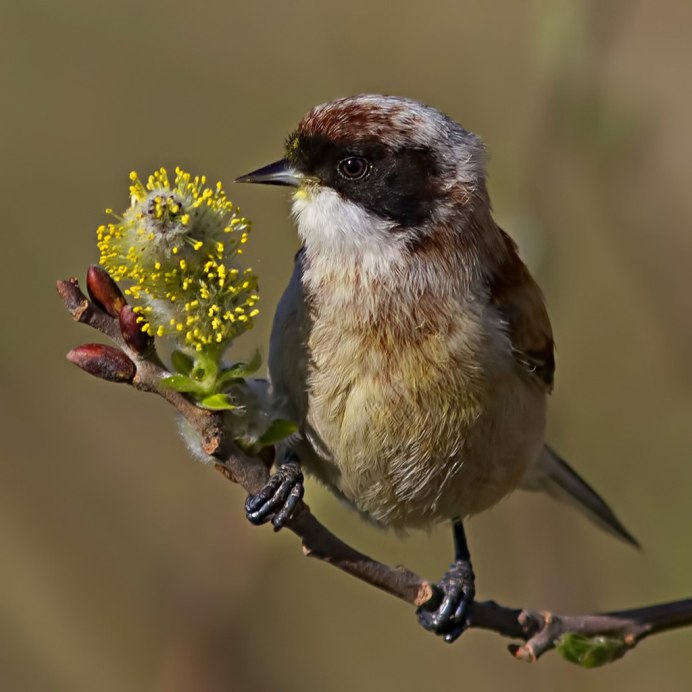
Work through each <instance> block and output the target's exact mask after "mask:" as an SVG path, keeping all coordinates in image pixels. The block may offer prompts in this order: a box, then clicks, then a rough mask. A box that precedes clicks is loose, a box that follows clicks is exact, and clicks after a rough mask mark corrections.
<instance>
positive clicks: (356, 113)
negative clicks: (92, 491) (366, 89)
mask: <svg viewBox="0 0 692 692" xmlns="http://www.w3.org/2000/svg"><path fill="white" fill-rule="evenodd" d="M484 168H485V149H484V146H483V143H482V141H481V139H480V138H479V137H477V136H476V135H474V134H472V133H471V132H468V131H466V130H465V129H464V128H462V127H461V126H460V125H458V124H457V123H455V122H454V121H453V120H451V119H450V118H448V117H447V116H445V115H444V114H442V113H440V112H439V111H437V110H435V109H434V108H431V107H429V106H426V105H423V104H422V103H419V102H418V101H414V100H411V99H405V98H399V97H394V96H380V95H369V94H366V95H359V96H353V97H349V98H343V99H338V100H336V101H332V102H330V103H326V104H323V105H320V106H317V107H315V108H313V109H312V110H311V111H310V112H309V113H308V114H307V115H306V116H305V118H303V120H302V121H301V123H300V124H299V125H298V128H297V129H296V130H295V132H293V133H292V134H291V135H289V137H288V138H287V140H286V150H285V156H284V158H283V159H281V160H280V161H277V162H276V163H273V164H270V165H269V166H265V167H264V168H261V169H259V170H257V171H254V172H253V173H249V174H248V175H245V176H242V177H241V178H238V182H250V183H268V184H275V185H289V186H292V187H295V188H296V190H295V193H294V196H293V211H294V214H295V216H296V218H297V221H298V230H299V233H300V235H301V238H302V240H303V242H304V243H305V245H306V247H307V248H308V251H310V250H312V251H314V252H322V251H327V252H329V253H330V254H332V256H334V255H335V254H337V253H338V254H340V255H341V256H353V255H361V256H362V255H363V254H368V253H375V254H379V255H381V256H383V257H385V256H387V255H391V253H392V252H400V251H401V250H402V248H404V247H407V246H410V245H411V244H412V243H417V242H425V239H426V238H429V237H431V236H434V234H435V230H436V228H438V227H439V226H441V225H444V226H446V227H449V226H450V225H452V226H455V227H457V228H458V230H459V231H462V227H463V220H464V218H466V217H467V215H468V213H469V207H470V206H473V204H475V203H477V201H478V193H479V192H480V193H481V199H483V200H484V199H485V182H484V177H485V171H484Z"/></svg>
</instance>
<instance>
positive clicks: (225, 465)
mask: <svg viewBox="0 0 692 692" xmlns="http://www.w3.org/2000/svg"><path fill="white" fill-rule="evenodd" d="M57 288H58V293H59V294H60V296H61V298H62V300H63V302H64V304H65V307H66V308H67V309H68V311H69V312H70V313H71V314H72V316H73V317H74V319H75V320H77V321H78V322H82V323H83V324H86V325H87V326H89V327H92V328H93V329H96V330H97V331H99V332H101V333H102V334H105V335H106V336H108V337H109V338H110V339H111V340H112V341H113V342H114V343H115V344H116V346H117V347H118V348H120V349H121V350H122V351H123V352H124V353H125V354H127V356H128V357H129V358H130V359H131V360H132V362H133V363H134V364H135V366H136V374H135V376H134V379H133V380H132V386H133V387H135V388H136V389H139V390H141V391H146V392H152V393H155V394H158V395H159V396H161V397H163V398H164V399H165V400H166V401H168V402H169V403H170V404H171V405H172V406H173V407H175V408H176V409H177V411H178V412H179V413H180V414H181V415H182V416H183V417H184V418H185V419H186V420H187V421H188V422H189V423H190V424H191V425H192V426H193V427H194V428H195V430H197V431H198V433H199V435H200V437H201V439H202V449H203V450H204V452H205V453H207V454H209V455H211V456H213V457H214V459H215V460H216V468H217V469H218V470H219V471H220V472H221V473H222V474H223V475H224V476H225V477H226V478H228V479H229V480H231V481H233V482H234V483H238V484H239V485H241V486H242V487H243V488H244V489H245V490H246V491H247V492H248V493H249V494H255V493H257V492H258V491H259V490H260V489H261V488H262V487H263V486H264V485H265V483H266V482H267V480H268V479H269V470H268V467H267V463H266V462H265V461H264V460H262V459H260V458H257V457H250V456H248V455H247V454H245V452H243V451H242V450H241V449H240V448H239V447H238V445H237V444H236V443H235V442H234V441H233V440H232V439H229V438H228V435H227V434H225V432H224V427H223V424H222V422H223V418H222V416H221V414H219V413H216V412H213V411H208V410H206V409H202V408H200V407H198V406H195V405H194V404H193V403H192V402H190V401H189V399H187V398H186V397H185V396H184V395H182V394H180V393H179V392H176V391H174V390H172V389H169V388H166V387H164V386H162V385H161V379H162V377H165V376H166V375H168V374H169V373H168V371H167V370H166V369H165V367H164V366H163V364H162V363H161V361H160V359H159V358H158V356H157V354H156V352H155V350H154V349H151V350H150V351H149V352H147V353H146V354H144V355H143V354H140V353H137V352H135V351H133V350H132V349H130V348H129V347H128V345H127V344H126V343H125V340H124V339H123V336H122V334H121V332H120V327H119V324H118V320H117V319H115V318H113V317H111V316H110V315H108V314H106V313H105V312H103V311H102V310H100V309H99V308H98V307H97V306H96V305H94V304H93V303H92V302H91V301H90V300H89V299H88V298H87V297H86V296H85V295H84V294H83V293H82V291H81V289H80V288H79V284H78V282H77V280H76V279H74V278H73V279H70V280H68V281H59V282H58V284H57ZM288 528H289V529H290V530H291V531H292V532H293V533H295V534H296V535H297V536H299V537H300V538H301V540H302V543H303V552H304V554H305V555H307V556H309V557H314V558H317V559H319V560H322V561H324V562H328V563H329V564H331V565H334V566H335V567H337V568H339V569H340V570H342V571H344V572H347V573H348V574H351V575H352V576H354V577H356V578H358V579H360V580H361V581H364V582H366V583H368V584H370V585H372V586H375V587H377V588H379V589H381V590H383V591H386V592H387V593H389V594H391V595H392V596H396V597H397V598H399V599H401V600H402V601H405V602H406V603H409V604H411V605H413V606H416V607H418V606H423V607H425V608H430V609H434V608H435V607H437V605H438V604H439V603H440V600H441V597H442V596H441V593H440V591H439V590H438V589H437V588H436V587H435V586H434V585H433V584H431V583H430V582H428V581H426V580H424V579H421V578H420V577H419V576H418V575H417V574H415V573H413V572H411V571H410V570H408V569H406V568H404V567H390V566H389V565H385V564H383V563H381V562H378V561H377V560H373V559H372V558H370V557H368V556H367V555H364V554H363V553H360V552H358V551H357V550H355V549H354V548H351V547H350V546H349V545H347V544H346V543H344V542H343V541H342V540H341V539H339V538H338V537H337V536H335V535H334V534H333V533H331V531H329V530H328V529H327V528H325V527H324V526H323V525H322V524H321V523H320V522H319V521H318V520H317V519H316V518H315V516H314V515H313V514H312V513H311V512H310V509H309V507H308V506H307V505H306V504H305V503H301V505H300V506H299V509H298V511H297V512H296V514H295V516H294V517H293V519H292V520H291V522H290V523H289V524H288ZM469 620H470V625H469V627H470V628H479V629H485V630H490V631H493V632H496V633H498V634H500V635H502V636H504V637H509V638H511V639H519V640H522V641H523V642H524V643H523V644H522V645H510V647H509V649H510V651H511V652H512V653H513V654H514V656H515V657H516V658H518V659H520V660H523V661H535V660H537V659H538V658H539V657H540V656H541V655H542V654H544V653H545V652H546V651H549V650H550V649H553V648H555V646H556V644H557V643H558V640H559V639H560V637H561V636H562V635H564V634H573V633H576V634H580V635H583V636H585V637H595V636H602V637H611V638H613V639H616V640H620V641H621V642H622V644H623V647H622V651H620V653H619V654H618V656H621V655H623V654H624V653H625V652H626V651H627V650H629V649H631V648H632V647H634V646H635V645H636V644H637V643H638V642H639V641H641V640H642V639H644V638H645V637H647V636H649V635H651V634H655V633H657V632H663V631H666V630H669V629H674V628H678V627H687V626H690V625H692V599H686V600H682V601H675V602H671V603H664V604H660V605H655V606H649V607H646V608H639V609H635V610H625V611H619V612H613V613H606V614H602V615H596V614H592V615H556V614H553V613H550V612H547V611H529V610H523V609H520V608H508V607H506V606H501V605H498V604H497V603H495V602H494V601H477V602H475V603H474V604H473V605H472V608H471V612H470V616H469Z"/></svg>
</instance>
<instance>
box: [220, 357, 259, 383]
mask: <svg viewBox="0 0 692 692" xmlns="http://www.w3.org/2000/svg"><path fill="white" fill-rule="evenodd" d="M260 365H262V356H261V354H260V352H259V351H255V355H254V356H252V358H251V359H250V360H249V361H248V362H247V363H243V362H239V363H234V364H233V365H231V367H230V368H226V369H225V370H224V371H223V373H221V376H220V377H219V381H220V382H221V383H222V384H228V383H229V382H232V381H233V380H242V379H243V378H245V377H247V376H248V375H252V373H254V372H256V371H257V370H258V369H259V366H260Z"/></svg>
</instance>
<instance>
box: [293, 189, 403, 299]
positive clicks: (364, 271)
mask: <svg viewBox="0 0 692 692" xmlns="http://www.w3.org/2000/svg"><path fill="white" fill-rule="evenodd" d="M293 215H294V217H295V219H296V222H297V225H298V234H299V235H300V238H301V240H302V241H303V243H304V245H305V251H306V255H307V257H308V258H309V262H308V267H307V269H306V273H305V275H304V277H303V280H304V282H307V283H308V284H312V285H315V286H316V285H318V284H320V283H322V282H323V281H324V280H330V279H334V278H336V277H342V278H347V277H348V275H355V274H359V275H360V276H361V277H363V278H366V279H370V280H373V279H380V280H382V279H383V278H385V277H387V276H392V274H397V273H399V270H401V269H402V268H403V261H404V257H405V246H404V243H405V238H404V236H403V235H402V234H401V233H400V232H397V231H396V230H395V227H396V224H395V223H394V222H393V221H388V220H386V219H383V218H381V217H379V216H376V215H374V214H371V213H370V212H368V211H367V210H366V209H364V208H363V207H361V206H360V205H358V204H355V203H354V202H351V201H349V200H347V199H344V198H343V197H341V196H340V195H339V194H338V193H337V192H335V191H334V190H332V189H331V188H325V187H320V188H317V189H313V190H306V189H301V190H299V191H298V192H297V193H296V195H295V196H294V199H293Z"/></svg>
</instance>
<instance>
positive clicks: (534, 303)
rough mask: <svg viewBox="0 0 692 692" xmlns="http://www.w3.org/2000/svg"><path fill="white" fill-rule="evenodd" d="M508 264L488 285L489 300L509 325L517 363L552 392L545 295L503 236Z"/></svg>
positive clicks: (550, 335) (550, 339) (552, 366)
mask: <svg viewBox="0 0 692 692" xmlns="http://www.w3.org/2000/svg"><path fill="white" fill-rule="evenodd" d="M501 233H502V236H503V238H504V240H505V242H506V244H507V258H508V259H507V260H506V261H505V262H504V264H503V266H501V267H500V269H499V271H498V272H497V274H496V275H495V276H494V277H492V279H491V280H490V282H489V289H490V300H491V302H492V303H493V305H495V306H496V307H497V308H498V310H499V311H500V313H501V314H502V316H503V317H504V319H505V320H506V322H507V333H508V334H509V337H510V340H511V342H512V350H513V352H514V357H515V358H516V360H517V362H518V363H519V364H520V365H521V366H522V367H524V368H526V370H527V371H528V372H530V373H531V374H532V375H534V377H535V378H536V381H537V382H539V383H540V385H541V386H542V387H543V388H544V389H545V390H546V392H551V391H552V389H553V377H554V374H555V356H554V345H553V331H552V329H551V327H550V319H549V318H548V312H547V310H546V308H545V302H544V300H543V294H542V292H541V289H540V288H539V287H538V284H537V283H536V282H535V281H534V280H533V277H532V276H531V274H530V273H529V270H528V269H527V268H526V266H525V265H524V263H523V262H522V261H521V259H519V255H518V253H517V246H516V243H515V242H514V241H513V240H512V239H511V238H510V237H509V236H508V235H507V234H506V233H505V232H504V231H501Z"/></svg>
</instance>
